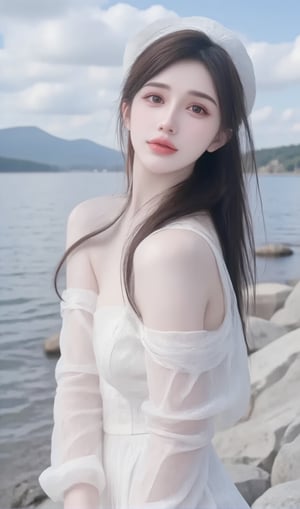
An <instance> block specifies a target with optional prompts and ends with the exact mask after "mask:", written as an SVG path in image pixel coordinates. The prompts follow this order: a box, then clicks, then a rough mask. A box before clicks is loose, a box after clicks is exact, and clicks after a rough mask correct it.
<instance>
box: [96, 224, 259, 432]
mask: <svg viewBox="0 0 300 509" xmlns="http://www.w3.org/2000/svg"><path fill="white" fill-rule="evenodd" d="M182 227H183V228H186V229H190V230H192V231H196V233H199V234H200V235H201V236H202V237H204V238H205V239H206V240H207V242H208V243H209V245H210V247H211V248H212V250H213V252H214V255H215V257H216V261H217V264H218V269H219V271H220V275H221V279H222V284H223V289H224V296H225V301H226V302H225V310H226V311H225V317H224V320H223V322H222V324H221V325H220V326H219V327H218V328H217V329H216V330H210V331H209V330H202V331H189V332H186V331H177V333H176V331H155V330H153V329H149V328H147V327H146V326H145V325H144V324H143V323H142V322H141V320H140V319H139V317H138V316H137V315H136V313H135V311H134V310H133V308H132V307H131V305H130V304H129V302H126V303H125V304H124V305H116V306H113V305H108V306H100V307H96V308H95V311H94V315H93V317H94V329H93V346H94V351H95V357H96V362H97V366H98V370H99V374H100V378H101V382H100V385H101V388H102V389H101V390H102V398H103V429H104V431H105V432H107V433H116V434H123V433H124V434H135V433H146V432H147V427H146V421H145V414H144V412H143V411H142V410H143V407H142V405H143V404H144V405H145V404H146V401H147V395H148V387H147V377H146V367H145V351H147V350H148V351H151V348H153V344H154V337H155V338H156V341H157V344H156V345H155V347H156V348H157V349H158V351H159V354H160V355H161V356H163V354H164V352H163V351H162V350H161V344H160V343H161V342H163V338H166V337H168V336H169V337H172V341H173V347H174V352H173V354H174V356H175V355H178V357H182V361H181V362H182V366H181V367H182V368H183V369H184V367H185V364H184V363H185V362H187V363H188V365H189V368H190V367H191V358H189V357H188V355H186V359H185V358H184V355H183V354H184V352H183V345H182V341H183V343H184V342H185V341H188V342H190V345H189V346H190V347H192V346H193V347H194V346H195V343H197V345H196V348H197V350H198V353H197V355H194V356H193V362H194V364H195V370H197V369H198V370H199V369H203V370H205V369H210V368H213V367H214V365H215V366H216V367H217V368H216V369H215V370H213V371H212V373H214V376H215V377H216V378H218V385H219V386H220V389H221V388H224V387H225V386H226V387H228V388H230V389H229V390H228V391H227V392H226V393H225V394H223V403H222V404H221V406H220V409H219V410H220V412H219V414H218V417H217V418H216V428H217V429H220V430H221V429H224V428H225V427H227V426H230V425H231V424H233V423H234V422H236V421H237V420H238V419H239V418H240V417H241V416H242V415H244V414H245V412H246V410H247V408H248V405H249V397H250V379H249V370H248V360H247V354H246V347H245V343H244V336H243V331H242V325H241V321H240V317H239V314H238V309H237V302H236V298H235V294H234V291H233V287H232V284H231V280H230V277H229V274H228V272H227V268H226V265H225V262H224V259H223V257H222V253H221V250H220V245H218V244H216V241H215V239H213V237H212V236H211V235H210V234H209V232H207V230H204V229H203V228H200V227H199V224H197V223H196V225H195V223H194V222H193V221H189V222H186V221H177V222H174V223H172V224H170V225H167V226H166V227H163V228H168V229H169V228H182ZM163 228H160V229H163ZM154 234H155V232H154ZM191 332H192V333H191ZM149 338H151V341H149ZM200 338H201V341H199V339H200ZM193 343H194V344H193ZM176 348H177V350H176ZM155 353H157V351H155ZM168 354H169V352H168ZM221 358H224V362H223V363H222V362H221V363H220V362H219V361H220V359H221ZM161 359H163V357H161ZM163 362H166V359H163ZM200 363H201V367H200Z"/></svg>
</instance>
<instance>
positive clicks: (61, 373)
mask: <svg viewBox="0 0 300 509" xmlns="http://www.w3.org/2000/svg"><path fill="white" fill-rule="evenodd" d="M86 204H87V202H83V203H81V204H79V205H77V207H75V209H73V211H72V212H71V214H70V216H69V218H68V224H67V235H66V237H67V240H66V248H68V247H69V246H70V245H71V244H72V243H74V242H75V241H76V240H77V239H78V238H80V237H81V236H83V235H84V234H85V233H86V232H87V231H88V228H87V224H86V212H85V208H86ZM62 297H63V299H64V301H62V302H61V317H62V327H61V331H60V352H61V355H60V358H59V360H58V362H57V364H56V369H55V378H56V382H57V387H56V393H55V398H54V409H53V417H54V427H53V432H52V441H51V466H50V467H48V468H47V469H46V470H45V471H43V472H42V474H41V475H40V477H39V482H40V484H41V487H42V488H43V490H44V491H45V492H46V493H47V495H48V496H49V497H50V498H51V499H52V500H53V501H64V509H97V508H98V506H99V500H100V498H99V497H100V496H101V492H102V491H103V489H104V487H105V474H104V469H103V465H102V398H101V392H100V383H99V374H98V370H97V365H96V360H95V356H94V349H93V342H92V334H93V313H94V311H95V308H96V303H97V282H96V279H95V276H94V273H93V270H92V267H91V265H90V261H89V257H88V251H87V248H86V243H83V245H81V246H79V248H77V249H75V250H74V251H73V252H72V253H71V255H70V256H69V257H68V258H67V262H66V289H65V290H64V291H63V293H62Z"/></svg>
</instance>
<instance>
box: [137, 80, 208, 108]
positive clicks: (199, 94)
mask: <svg viewBox="0 0 300 509" xmlns="http://www.w3.org/2000/svg"><path fill="white" fill-rule="evenodd" d="M144 87H159V88H165V89H166V90H170V88H171V87H169V85H166V84H165V83H159V82H158V81H149V82H148V83H146V84H145V85H144V86H143V87H142V88H144ZM187 93H188V94H189V95H195V96H197V97H201V98H202V99H208V100H209V101H211V102H212V103H214V104H215V105H216V106H217V103H216V101H215V100H214V98H213V97H211V96H210V95H208V94H205V92H199V90H188V91H187Z"/></svg>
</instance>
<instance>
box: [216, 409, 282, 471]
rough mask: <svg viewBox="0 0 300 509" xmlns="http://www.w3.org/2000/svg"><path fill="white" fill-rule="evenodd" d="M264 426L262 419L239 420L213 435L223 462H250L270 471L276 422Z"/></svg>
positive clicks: (274, 452) (275, 439)
mask: <svg viewBox="0 0 300 509" xmlns="http://www.w3.org/2000/svg"><path fill="white" fill-rule="evenodd" d="M273 426H274V428H275V430H272V428H271V426H270V427H267V428H266V426H265V423H264V421H263V419H249V420H248V421H243V422H239V423H238V424H236V425H235V426H232V427H231V428H228V429H226V430H224V431H219V432H217V433H216V434H215V436H214V437H213V440H212V442H213V445H214V447H215V449H216V452H217V454H218V456H219V457H220V458H221V459H222V461H224V462H229V463H235V464H240V463H244V464H247V465H249V464H251V465H253V466H256V467H260V468H262V469H263V470H265V471H267V472H269V473H270V472H271V469H272V465H273V461H274V458H275V456H276V451H277V449H278V443H277V442H278V441H277V437H276V433H275V431H277V427H276V423H273Z"/></svg>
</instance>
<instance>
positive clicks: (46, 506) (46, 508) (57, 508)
mask: <svg viewBox="0 0 300 509" xmlns="http://www.w3.org/2000/svg"><path fill="white" fill-rule="evenodd" d="M36 509H64V504H63V502H53V501H52V500H50V499H49V498H47V499H46V500H44V502H42V503H41V504H40V505H38V506H36Z"/></svg>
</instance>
